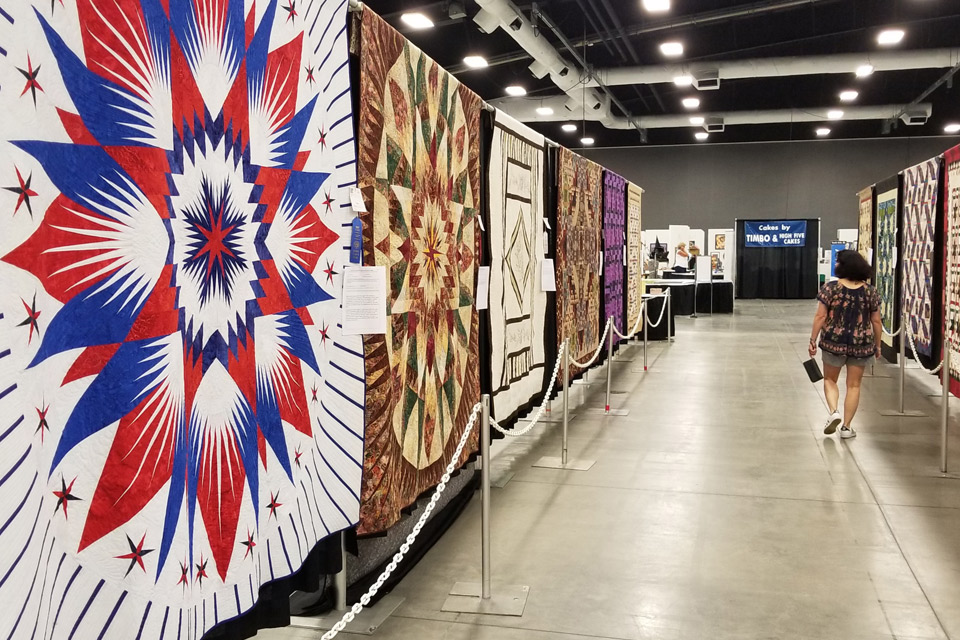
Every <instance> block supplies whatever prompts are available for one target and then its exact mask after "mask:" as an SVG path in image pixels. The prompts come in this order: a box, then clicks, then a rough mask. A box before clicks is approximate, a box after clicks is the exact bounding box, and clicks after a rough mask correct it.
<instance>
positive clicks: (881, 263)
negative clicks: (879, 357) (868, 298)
mask: <svg viewBox="0 0 960 640" xmlns="http://www.w3.org/2000/svg"><path fill="white" fill-rule="evenodd" d="M874 256H875V258H876V261H877V271H876V287H877V292H878V293H879V294H880V316H881V318H882V320H883V328H884V329H886V330H887V331H888V332H890V333H892V332H893V331H894V330H895V329H896V327H898V326H899V325H900V322H899V321H898V320H897V318H896V314H897V308H896V294H897V265H896V260H897V189H896V188H893V189H891V190H889V191H885V192H883V193H879V194H878V195H877V242H876V249H875V252H874ZM882 340H883V343H884V344H885V345H887V346H889V347H892V346H893V338H891V337H890V336H889V335H887V334H886V333H884V334H883V338H882Z"/></svg>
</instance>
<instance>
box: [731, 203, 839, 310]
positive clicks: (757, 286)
mask: <svg viewBox="0 0 960 640" xmlns="http://www.w3.org/2000/svg"><path fill="white" fill-rule="evenodd" d="M770 219H771V220H772V219H773V218H770ZM765 221H766V220H757V221H756V222H765ZM744 222H755V221H754V220H737V276H736V277H737V297H738V298H744V299H751V298H767V299H780V298H785V299H812V298H816V297H817V291H818V290H819V288H820V276H819V274H818V270H817V266H818V264H819V256H818V255H817V254H818V249H819V247H818V243H819V238H820V221H819V220H817V219H816V218H813V219H808V220H807V243H806V245H805V246H803V247H769V248H757V247H746V246H745V244H746V242H745V240H746V238H745V236H744Z"/></svg>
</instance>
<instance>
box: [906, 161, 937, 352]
mask: <svg viewBox="0 0 960 640" xmlns="http://www.w3.org/2000/svg"><path fill="white" fill-rule="evenodd" d="M939 189H940V158H934V159H932V160H927V161H926V162H921V163H920V164H917V165H914V166H912V167H910V168H909V169H907V170H906V171H904V173H903V260H902V262H903V285H902V288H901V305H902V306H901V309H903V312H904V313H906V315H907V317H908V319H909V324H910V330H911V331H912V332H913V339H914V344H915V345H916V349H917V352H918V353H922V354H923V355H926V356H930V355H931V349H932V341H933V335H932V326H931V320H932V314H933V247H934V240H935V239H936V231H935V228H934V225H936V222H937V196H938V193H939ZM908 344H909V342H908Z"/></svg>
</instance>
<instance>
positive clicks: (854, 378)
mask: <svg viewBox="0 0 960 640" xmlns="http://www.w3.org/2000/svg"><path fill="white" fill-rule="evenodd" d="M865 369H866V367H853V366H850V365H847V394H846V395H845V396H844V398H843V424H845V425H847V426H848V427H849V426H850V424H851V423H852V422H853V417H854V416H855V415H857V407H859V406H860V382H861V381H862V380H863V372H864V370H865Z"/></svg>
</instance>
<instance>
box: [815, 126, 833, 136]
mask: <svg viewBox="0 0 960 640" xmlns="http://www.w3.org/2000/svg"><path fill="white" fill-rule="evenodd" d="M817 135H818V136H820V137H821V138H822V137H823V136H828V135H830V129H827V128H826V127H823V128H821V129H817Z"/></svg>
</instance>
